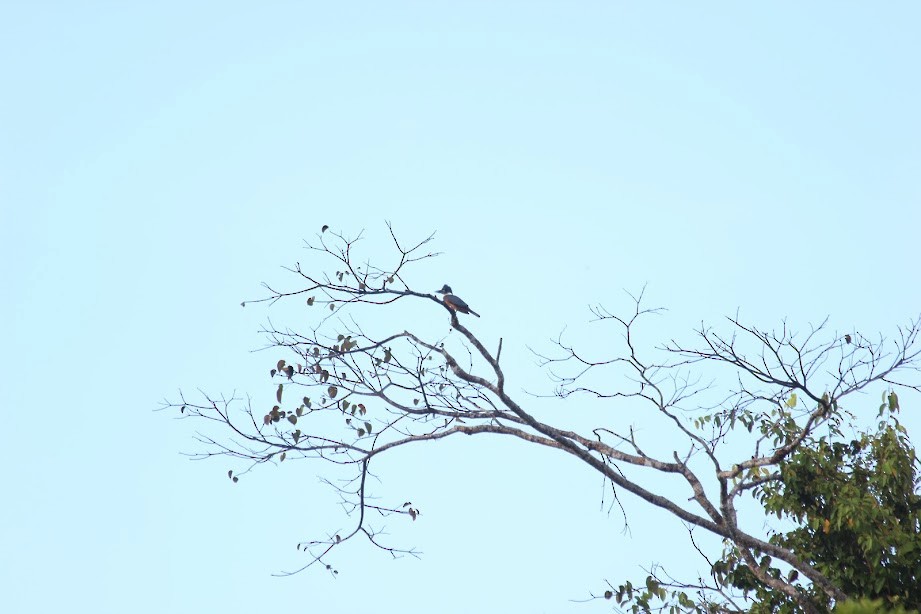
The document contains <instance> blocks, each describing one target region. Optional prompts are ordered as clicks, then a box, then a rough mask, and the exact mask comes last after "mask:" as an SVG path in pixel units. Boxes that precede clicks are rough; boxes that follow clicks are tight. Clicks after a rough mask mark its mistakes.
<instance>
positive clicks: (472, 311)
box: [467, 307, 480, 318]
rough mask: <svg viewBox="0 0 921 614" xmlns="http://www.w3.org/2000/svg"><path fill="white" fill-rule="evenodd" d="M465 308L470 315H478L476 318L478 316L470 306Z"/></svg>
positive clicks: (478, 315)
mask: <svg viewBox="0 0 921 614" xmlns="http://www.w3.org/2000/svg"><path fill="white" fill-rule="evenodd" d="M467 310H468V311H469V312H470V314H471V315H475V316H476V317H478V318H479V317H480V314H478V313H477V312H475V311H474V310H473V309H470V308H469V307H468V308H467Z"/></svg>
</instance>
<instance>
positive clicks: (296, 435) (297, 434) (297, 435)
mask: <svg viewBox="0 0 921 614" xmlns="http://www.w3.org/2000/svg"><path fill="white" fill-rule="evenodd" d="M291 436H292V437H293V438H294V443H297V442H298V440H300V438H301V430H300V429H298V430H296V431H294V432H293V433H291Z"/></svg>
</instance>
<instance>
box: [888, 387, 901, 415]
mask: <svg viewBox="0 0 921 614" xmlns="http://www.w3.org/2000/svg"><path fill="white" fill-rule="evenodd" d="M889 411H899V396H898V395H897V394H896V393H894V392H891V393H889Z"/></svg>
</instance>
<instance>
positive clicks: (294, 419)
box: [288, 414, 297, 424]
mask: <svg viewBox="0 0 921 614" xmlns="http://www.w3.org/2000/svg"><path fill="white" fill-rule="evenodd" d="M288 422H290V423H291V424H297V416H295V415H294V414H291V415H290V416H288Z"/></svg>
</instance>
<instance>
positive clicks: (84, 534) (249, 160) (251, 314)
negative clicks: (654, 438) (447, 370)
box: [0, 2, 921, 614]
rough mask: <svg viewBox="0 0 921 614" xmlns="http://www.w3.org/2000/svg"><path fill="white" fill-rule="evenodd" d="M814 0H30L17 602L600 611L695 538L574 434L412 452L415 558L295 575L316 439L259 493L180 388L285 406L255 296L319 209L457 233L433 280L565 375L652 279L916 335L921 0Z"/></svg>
mask: <svg viewBox="0 0 921 614" xmlns="http://www.w3.org/2000/svg"><path fill="white" fill-rule="evenodd" d="M802 4H803V3H772V5H771V6H754V5H752V4H748V5H745V6H742V5H741V4H737V5H733V6H729V7H727V6H725V5H716V4H707V3H693V4H691V3H671V4H653V3H623V2H581V3H573V2H565V3H564V2H556V3H551V2H464V3H442V2H387V3H361V2H353V3H307V2H303V3H302V2H290V3H234V2H229V3H228V2H221V3H216V2H202V3H196V4H195V5H194V6H193V5H191V4H190V3H175V2H173V3H171V2H161V3H156V5H154V4H152V3H148V4H147V5H145V6H142V5H141V4H140V3H114V2H82V3H65V2H29V3H26V2H18V3H12V2H11V3H5V4H4V5H3V6H2V7H0V80H2V81H0V82H2V91H3V94H2V96H0V250H2V253H0V256H2V258H0V267H2V278H3V280H4V285H5V287H6V292H5V296H4V298H3V300H2V301H0V314H2V322H3V331H4V332H3V352H2V354H0V361H2V364H0V368H2V372H3V373H4V374H6V377H5V378H4V380H3V385H2V386H0V407H2V409H3V412H4V416H5V421H4V422H5V424H4V426H3V428H2V429H0V438H2V439H0V457H2V461H3V467H5V468H6V475H5V477H4V479H3V482H4V492H5V496H4V497H3V498H2V501H3V503H2V505H0V549H2V552H3V553H4V556H3V560H4V564H3V572H2V573H0V611H3V612H15V613H18V612H66V611H86V612H126V611H132V612H144V613H147V612H151V613H153V612H157V613H159V612H179V613H184V612H189V613H192V612H212V611H213V612H217V611H221V612H226V613H228V614H234V613H237V612H240V613H242V612H253V611H279V610H283V609H291V608H298V609H306V610H308V611H324V612H355V611H368V610H369V609H370V608H372V607H373V608H375V609H376V610H377V611H381V612H397V611H400V612H423V611H425V612H431V611H441V612H458V613H460V612H469V611H484V612H511V611H522V612H540V611H547V612H563V611H568V612H588V611H601V610H604V607H605V606H604V605H598V604H592V605H576V604H573V603H570V602H569V601H568V600H569V599H573V598H580V597H584V596H585V595H586V594H587V591H588V590H590V589H592V588H595V589H599V588H601V587H602V580H603V579H604V578H610V579H612V580H617V579H620V578H624V577H635V578H636V577H642V572H640V570H639V566H641V565H648V564H650V563H651V562H654V561H661V562H666V563H669V562H675V564H676V565H691V566H693V565H694V564H695V561H694V559H693V558H692V557H689V556H688V553H687V550H688V547H687V542H686V541H685V540H683V539H682V537H681V535H682V533H683V530H682V529H681V527H680V526H675V523H674V522H672V521H670V520H669V519H667V518H666V517H665V516H664V515H661V514H657V513H647V512H646V511H645V508H644V507H642V506H640V505H637V504H636V502H635V501H634V500H632V499H631V498H629V497H627V496H625V497H624V499H625V503H626V504H627V506H628V510H630V511H631V514H632V516H631V526H632V529H633V532H632V536H624V535H622V534H621V529H622V524H621V523H620V521H619V518H618V516H617V514H613V515H612V516H611V517H610V518H609V517H608V516H607V515H606V514H605V513H603V512H600V511H599V494H600V480H598V479H596V478H595V476H594V475H592V474H590V473H588V472H587V471H586V470H585V469H583V468H581V467H580V466H579V465H578V464H577V463H575V462H573V461H570V460H568V459H565V458H564V459H559V458H557V457H556V456H554V455H553V454H552V453H551V452H548V451H543V450H540V451H531V450H529V449H528V448H527V447H525V446H523V445H520V444H515V443H513V442H504V441H498V440H495V441H494V440H488V439H487V440H482V439H481V440H475V439H468V440H462V441H455V442H446V443H445V444H444V445H440V446H431V447H429V448H424V449H420V450H418V451H407V452H406V453H404V454H403V455H402V456H395V457H394V458H393V459H392V460H391V461H390V462H391V463H393V464H392V466H391V467H390V471H388V474H385V477H386V482H385V485H386V487H387V488H388V490H389V491H391V492H395V493H402V492H407V493H412V497H413V498H414V500H415V502H416V503H417V504H418V505H419V507H421V509H422V511H423V516H422V517H421V518H420V520H419V521H418V522H416V523H415V524H413V525H412V526H406V525H405V523H403V524H401V523H396V524H395V525H394V526H392V527H391V532H392V533H393V537H394V538H395V539H397V540H399V543H402V544H406V545H415V546H417V547H418V548H419V549H420V550H422V551H424V552H425V557H424V559H423V560H422V561H416V560H413V559H405V560H401V561H397V562H391V561H389V560H388V557H386V556H384V555H381V554H380V553H377V552H373V551H371V550H369V549H367V548H364V547H360V546H356V547H352V548H351V549H349V550H347V551H345V552H343V553H342V554H341V555H340V557H339V558H338V559H337V561H336V562H337V565H338V567H339V569H340V571H341V573H340V577H339V578H338V579H337V580H331V579H330V578H329V577H328V576H326V575H325V574H322V573H308V574H303V575H301V576H298V577H295V578H289V579H277V578H272V577H270V575H269V574H270V573H272V572H275V571H278V570H281V569H288V568H291V567H293V566H295V565H296V564H297V563H298V561H300V560H301V559H300V558H298V556H297V552H296V551H295V548H294V546H295V544H296V543H297V541H299V540H301V539H305V538H309V537H311V536H314V535H316V534H317V533H318V532H322V531H325V530H327V529H329V530H335V529H337V528H339V526H340V525H337V524H335V523H337V522H338V520H337V518H338V517H337V515H336V514H335V512H336V508H335V499H334V498H333V497H332V495H331V494H330V493H328V492H327V491H326V490H324V489H323V488H321V487H320V486H319V485H318V484H317V480H316V478H315V473H314V470H313V467H310V466H308V465H305V464H300V465H295V464H291V465H290V466H284V467H282V468H279V469H277V470H276V469H268V468H267V469H264V470H262V471H259V472H257V473H255V474H251V475H249V476H247V477H246V479H245V480H243V481H241V483H240V484H237V485H236V486H234V485H232V484H230V482H229V481H228V480H227V479H226V470H227V469H229V468H231V465H230V464H229V463H226V462H223V461H214V462H207V463H190V462H189V461H187V460H186V459H185V458H183V457H181V456H179V454H178V452H179V451H190V450H194V449H195V444H194V443H193V441H192V439H191V436H192V425H190V424H189V423H188V422H177V421H173V420H170V419H169V417H168V416H167V415H165V414H161V413H154V412H153V411H152V410H153V409H155V408H156V407H157V406H158V403H159V401H160V400H161V399H162V398H163V397H164V396H171V395H174V393H175V391H176V390H177V389H178V388H180V387H181V388H183V389H185V390H189V391H193V390H194V389H195V388H196V387H198V386H200V387H202V388H204V389H206V390H208V391H210V392H215V393H218V392H222V391H224V392H231V391H232V390H234V389H236V390H238V391H241V392H245V393H249V394H252V395H253V398H254V402H257V403H258V402H261V401H262V400H267V399H269V400H270V399H271V396H272V394H273V389H272V388H271V383H270V382H268V381H267V380H266V379H265V377H264V374H265V371H266V369H267V367H265V365H266V364H267V363H271V362H273V361H274V358H273V357H268V356H267V355H265V354H250V353H249V350H251V349H253V348H256V347H259V346H260V345H261V339H260V337H259V336H258V335H257V334H256V331H257V329H258V327H259V325H260V324H261V323H263V322H264V321H265V319H266V317H268V315H271V314H272V312H271V311H267V310H265V309H264V308H262V307H259V306H254V307H253V308H252V309H251V308H249V307H248V308H246V309H245V310H244V309H241V308H240V306H239V303H240V301H241V300H244V299H251V298H258V297H259V296H260V289H259V285H258V284H259V282H261V281H263V280H266V281H281V280H284V276H283V275H282V273H281V271H280V269H279V265H282V264H288V263H290V262H292V261H294V260H296V259H301V260H302V262H307V260H306V258H307V255H306V254H305V253H304V252H303V251H302V250H301V249H300V245H301V243H300V241H301V239H302V238H309V237H311V236H313V235H314V234H315V233H316V232H317V231H318V230H319V228H320V226H321V225H322V224H330V225H332V226H334V227H335V228H339V229H342V230H343V231H344V232H347V233H355V232H357V231H359V230H360V229H362V228H365V229H367V232H368V233H369V235H370V236H372V237H376V238H377V237H383V236H384V233H385V232H386V229H385V226H384V223H383V222H384V220H385V219H387V220H390V221H392V222H393V224H394V226H395V228H396V229H397V231H398V232H399V233H401V234H402V235H404V236H406V237H408V238H421V237H423V236H425V235H426V234H428V233H429V232H431V231H437V233H438V241H437V245H436V247H437V248H438V249H439V250H441V251H443V252H445V255H444V256H442V257H441V258H439V259H438V260H437V262H434V263H431V264H428V265H426V266H423V267H420V269H419V271H418V276H417V277H416V278H415V281H416V283H417V284H418V287H419V289H423V290H425V289H431V290H434V289H435V288H437V287H440V285H441V284H443V283H445V282H448V283H450V284H451V285H452V286H453V287H454V289H455V290H456V291H457V292H458V293H459V294H460V295H461V296H463V297H464V298H465V299H467V300H468V302H470V304H471V305H473V306H474V308H475V309H476V310H477V311H478V312H479V313H481V314H483V318H482V319H481V320H477V321H476V323H475V325H476V329H477V331H478V332H479V333H481V334H482V336H483V337H484V338H485V339H487V340H490V341H491V342H495V341H496V340H497V339H498V338H499V337H503V338H504V340H505V349H504V351H503V355H504V357H505V359H506V361H508V362H509V363H510V364H514V365H515V366H514V367H512V368H511V373H510V376H512V377H513V378H514V379H513V381H512V383H511V385H512V387H513V389H516V390H518V389H524V388H527V389H529V390H541V389H547V388H548V387H549V383H548V381H547V379H546V377H545V375H544V374H542V372H541V371H540V370H539V369H537V368H536V367H534V365H533V360H532V358H531V356H530V355H529V354H528V352H527V350H526V347H525V346H526V345H531V346H534V347H542V346H543V347H547V345H546V342H547V339H548V338H550V337H551V336H554V335H555V334H556V333H558V332H559V331H560V330H561V329H562V328H563V327H564V326H565V325H567V324H569V325H571V327H572V329H573V331H574V334H582V335H583V339H584V341H583V342H584V343H585V344H586V347H592V348H595V349H597V350H598V351H602V350H603V349H604V348H605V347H606V344H607V343H608V340H607V339H606V338H605V337H604V336H602V331H600V330H598V329H592V328H585V327H583V326H582V323H584V322H585V321H586V320H587V319H588V318H589V315H590V314H589V313H588V311H587V306H588V305H589V304H595V303H603V304H605V305H606V306H608V307H609V308H611V309H612V310H614V309H621V308H623V307H625V306H626V303H625V302H624V300H623V294H622V292H621V290H622V289H623V288H627V289H632V290H636V289H638V288H640V287H641V286H642V284H644V283H646V282H648V284H649V289H648V294H649V296H650V300H651V301H652V302H653V303H656V304H661V305H665V306H667V307H668V308H669V309H670V311H669V315H668V316H667V317H666V318H664V319H663V320H662V328H661V329H659V330H657V329H655V328H654V327H651V328H650V329H649V330H648V331H647V334H648V335H649V337H648V344H649V345H650V346H651V345H654V344H656V343H658V342H660V341H663V340H664V339H665V338H666V336H667V335H671V334H678V332H680V331H682V330H687V328H688V327H690V326H693V325H694V324H695V323H698V322H699V321H700V320H706V321H709V322H714V323H716V322H719V318H720V317H721V316H722V315H725V314H729V313H733V312H734V311H735V310H736V308H740V309H741V311H742V314H743V317H748V318H750V320H751V321H753V322H754V323H757V324H759V325H762V326H770V325H773V324H775V323H778V322H779V321H780V320H781V319H782V318H783V317H788V318H789V321H790V322H792V323H794V324H798V325H801V326H805V325H806V324H807V323H808V322H810V321H819V320H821V319H822V318H824V317H825V316H826V315H831V322H832V325H833V326H834V327H837V328H839V329H842V330H850V329H851V328H852V327H856V328H857V329H858V330H861V331H872V330H883V331H885V332H892V330H893V327H894V326H895V325H896V324H899V323H903V322H904V321H905V320H906V319H907V318H909V317H912V316H915V315H917V313H918V312H919V309H921V289H919V288H921V285H919V283H918V274H917V261H918V255H919V251H918V248H917V233H918V226H919V222H921V213H919V207H921V179H919V177H921V145H919V144H921V119H919V117H921V114H919V112H918V109H921V86H919V80H918V78H917V74H918V65H919V60H921V40H919V37H918V35H917V33H918V30H919V26H921V9H919V8H918V6H917V4H915V3H908V2H905V3H896V2H893V3H886V5H885V7H880V6H879V5H878V4H877V5H874V6H871V4H870V3H845V2H834V3H809V5H808V6H803V5H802ZM375 240H376V239H375ZM520 300H527V301H528V302H529V303H530V304H532V305H535V304H537V305H539V306H536V307H535V306H532V307H529V308H527V309H521V308H520V307H519V306H518V305H519V304H520V303H518V301H520ZM439 315H442V314H439ZM305 317H306V316H305ZM580 331H589V332H586V333H583V332H580ZM676 331H677V332H676ZM522 398H523V399H524V398H526V397H522ZM876 398H877V397H875V396H873V397H872V398H868V399H867V407H868V410H867V411H868V412H870V413H872V411H873V410H872V408H873V406H874V403H875V402H876ZM535 407H537V406H535ZM917 408H918V405H917V404H915V405H913V406H906V415H905V421H906V423H908V424H909V425H913V426H914V427H915V428H916V429H917V428H921V420H919V419H918V418H917ZM582 410H583V406H581V405H580V404H579V403H577V402H576V403H571V404H569V405H566V406H564V407H554V406H551V405H548V406H546V408H543V407H542V408H540V411H545V412H547V413H546V414H545V415H548V416H550V415H552V413H551V412H552V411H558V412H567V411H569V412H579V411H582ZM607 415H610V414H607ZM611 419H612V420H617V421H620V422H618V423H619V424H626V423H630V422H632V421H634V420H636V419H637V418H636V417H635V416H631V415H625V413H624V412H622V411H618V412H617V413H616V414H614V415H613V417H612V418H611ZM916 432H917V430H916ZM916 437H917V435H916ZM400 463H402V464H400ZM270 518H272V519H284V520H285V521H286V523H290V524H289V525H288V526H284V525H279V526H278V527H277V528H276V529H274V530H271V531H268V530H266V529H265V527H266V521H267V519H270Z"/></svg>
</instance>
